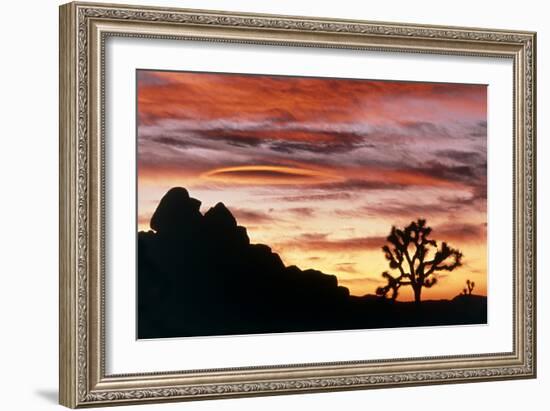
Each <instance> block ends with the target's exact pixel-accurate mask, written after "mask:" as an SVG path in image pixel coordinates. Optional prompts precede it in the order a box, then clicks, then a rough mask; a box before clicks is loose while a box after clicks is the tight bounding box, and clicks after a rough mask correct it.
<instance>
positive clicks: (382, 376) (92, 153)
mask: <svg viewBox="0 0 550 411" xmlns="http://www.w3.org/2000/svg"><path fill="white" fill-rule="evenodd" d="M114 38H128V39H142V40H143V41H148V40H155V41H157V40H171V41H174V42H188V41H202V42H208V43H212V42H213V43H216V44H222V45H223V44H246V45H255V46H257V47H296V48H297V50H302V49H303V48H305V47H308V48H313V49H323V48H325V49H341V50H355V51H360V52H362V51H364V52H377V53H385V52H388V53H402V54H403V55H411V56H412V55H414V56H416V57H419V58H421V57H422V56H455V57H477V58H480V59H484V58H487V59H494V58H498V59H502V60H506V61H509V62H511V63H512V66H513V68H512V72H513V74H512V76H511V78H510V87H511V88H512V89H513V90H512V92H511V95H512V96H513V97H512V98H513V102H512V106H513V110H511V112H510V118H508V119H503V121H504V120H506V121H508V122H509V123H510V124H512V130H510V133H511V134H512V136H513V147H511V148H510V149H511V153H512V158H511V159H510V164H511V167H512V171H513V175H510V176H509V180H511V182H512V184H511V186H512V187H513V193H510V197H511V198H513V204H512V209H513V212H512V215H513V218H512V219H511V220H512V221H507V222H506V223H507V224H509V226H510V227H511V231H512V233H511V236H512V238H513V244H511V245H510V249H509V250H508V252H509V253H511V254H512V255H513V256H512V261H513V267H511V271H512V275H511V279H512V284H511V285H510V286H511V288H510V289H511V290H512V293H511V294H512V295H511V296H510V301H511V305H510V306H511V310H510V311H511V312H510V313H509V317H510V318H509V319H510V322H511V330H512V332H511V333H510V334H511V335H509V338H510V341H511V350H507V351H505V352H500V351H497V352H487V353H479V352H478V353H471V354H460V355H455V354H449V355H433V356H408V357H406V358H387V357H384V358H376V359H372V358H369V359H361V358H349V359H347V360H345V361H327V362H325V361H322V362H307V361H297V362H294V363H289V364H274V363H273V362H272V361H271V359H270V358H264V359H262V363H263V364H264V365H253V366H250V365H249V364H246V363H243V364H242V365H239V366H237V367H235V366H232V367H221V368H219V367H216V368H212V367H202V368H201V367H199V368H197V367H192V368H188V369H174V370H170V371H161V372H160V371H156V370H143V371H142V372H139V373H109V372H108V370H107V367H106V361H107V356H108V355H109V352H108V344H107V342H106V334H107V331H106V330H109V324H108V321H109V316H107V315H106V295H107V294H109V292H110V290H109V289H108V284H109V282H108V281H106V277H107V276H108V275H109V273H107V272H106V271H107V268H106V266H107V265H106V259H108V258H109V255H108V252H107V251H106V246H105V243H106V240H108V239H106V236H108V232H107V230H106V227H105V224H106V217H105V215H106V209H108V208H109V207H110V206H111V204H110V203H109V201H108V200H107V195H106V179H107V178H108V173H107V172H106V157H107V156H108V155H109V153H108V152H107V151H108V150H109V145H108V144H105V139H106V128H107V127H106V112H105V105H106V98H107V97H106V95H107V94H108V93H109V89H108V88H109V83H108V82H107V81H106V77H105V68H106V64H107V61H106V60H107V59H109V58H111V57H112V56H111V55H110V54H109V53H107V52H106V44H107V42H108V41H109V39H114ZM535 102H536V35H535V33H533V32H518V31H507V30H489V29H480V28H460V27H442V26H432V25H412V24H401V23H399V24H398V23H381V22H367V21H353V20H330V19H317V18H311V17H292V16H276V15H258V14H244V13H231V12H219V11H198V10H185V9H166V8H155V7H136V6H121V5H109V4H93V3H78V2H76V3H69V4H66V5H63V6H61V7H60V108H59V110H60V311H59V315H60V395H59V398H60V403H61V404H62V405H64V406H67V407H70V408H78V407H87V406H105V405H119V404H120V405H122V404H131V403H147V402H163V401H186V400H198V399H215V398H227V397H241V396H253V395H271V394H272V395H275V394H292V393H307V392H322V391H329V390H351V389H371V388H385V387H398V386H412V385H420V384H422V385H425V384H443V383H465V382H476V381H493V380H504V379H520V378H535V376H536V288H535V285H536V242H535V241H536V237H535V236H536V206H535V204H536V197H535V195H536V188H535V187H536V180H535V179H536V175H535V170H536V164H535V161H536V122H535V121H536V112H535ZM492 121H497V122H498V121H500V119H498V118H497V119H494V118H493V119H492ZM132 137H133V136H132ZM504 178H506V177H504ZM113 298H114V300H113V301H115V303H116V296H114V297H113ZM488 298H489V299H490V298H491V296H490V295H489V296H488ZM110 301H111V300H110ZM382 332H383V331H382Z"/></svg>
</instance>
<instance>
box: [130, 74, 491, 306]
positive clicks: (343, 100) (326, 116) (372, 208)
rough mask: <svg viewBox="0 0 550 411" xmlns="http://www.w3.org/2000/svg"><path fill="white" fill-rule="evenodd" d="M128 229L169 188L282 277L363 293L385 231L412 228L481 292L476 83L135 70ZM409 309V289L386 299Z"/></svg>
mask: <svg viewBox="0 0 550 411" xmlns="http://www.w3.org/2000/svg"><path fill="white" fill-rule="evenodd" d="M137 78H138V82H137V84H138V89H137V95H138V113H137V119H138V124H137V126H138V229H139V230H149V229H150V228H149V219H150V217H151V215H152V213H153V211H154V210H155V207H156V205H157V204H158V201H159V200H160V198H161V197H162V196H163V195H164V193H166V191H168V190H169V189H170V188H171V187H174V186H181V187H185V188H186V189H187V190H188V191H189V193H190V194H191V196H192V197H195V198H197V199H198V200H200V201H201V202H202V207H201V210H202V211H203V212H205V211H206V210H208V209H209V208H210V207H212V206H214V205H215V204H216V203H218V202H223V203H224V204H225V205H226V206H227V207H228V208H229V209H230V210H231V212H232V213H233V214H234V216H235V217H236V219H237V221H238V223H239V224H240V225H243V226H245V227H246V228H247V230H248V234H249V237H250V239H251V242H253V243H264V244H267V245H269V246H270V247H271V248H272V249H273V251H275V252H277V253H279V254H280V256H281V258H282V259H283V261H284V262H285V264H286V265H292V264H295V265H297V266H299V267H300V268H302V269H306V268H315V269H318V270H321V271H323V272H325V273H327V274H335V275H336V276H337V277H338V281H339V284H340V285H343V286H345V287H348V288H349V289H350V292H351V294H354V295H364V294H374V292H375V289H376V287H378V286H380V285H384V284H385V280H383V279H382V277H381V273H382V272H383V271H385V270H388V269H389V267H388V263H387V261H386V260H385V258H384V254H383V252H382V251H381V247H382V246H383V245H384V244H386V242H385V238H386V237H387V235H388V234H389V232H390V230H391V227H392V226H394V225H395V226H397V227H404V226H405V225H407V224H409V223H410V222H411V221H413V220H416V219H418V218H425V219H426V220H427V222H428V225H429V226H431V227H432V228H433V233H432V238H433V239H435V240H438V242H442V241H446V242H448V243H449V244H450V245H451V246H452V247H455V248H459V249H460V250H461V251H462V252H463V254H464V259H463V266H462V267H459V268H458V269H456V270H455V271H452V272H450V273H449V272H446V273H445V274H442V275H440V276H439V278H438V280H439V282H438V284H437V285H436V286H434V287H433V288H430V289H424V291H423V299H431V298H433V299H438V298H452V297H454V296H455V295H457V294H459V293H460V292H461V291H462V288H463V287H464V284H465V282H466V280H467V279H470V280H473V281H475V283H476V287H475V290H474V292H475V293H476V294H482V295H486V292H487V234H486V233H487V213H486V211H487V210H486V209H487V195H486V193H487V122H486V117H487V89H486V86H484V85H472V84H443V83H419V82H399V81H379V80H378V81H377V80H361V79H333V78H310V77H288V76H270V75H244V74H216V73H195V72H163V71H149V70H138V72H137ZM412 298H413V295H412V290H411V289H410V287H403V288H402V289H401V290H400V296H399V299H400V300H411V299H412Z"/></svg>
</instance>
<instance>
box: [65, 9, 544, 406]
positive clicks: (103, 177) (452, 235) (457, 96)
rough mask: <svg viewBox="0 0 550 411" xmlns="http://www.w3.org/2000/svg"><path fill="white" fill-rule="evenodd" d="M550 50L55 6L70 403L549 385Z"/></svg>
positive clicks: (243, 18) (401, 27) (490, 38)
mask: <svg viewBox="0 0 550 411" xmlns="http://www.w3.org/2000/svg"><path fill="white" fill-rule="evenodd" d="M535 39H536V36H535V33H533V32H518V31H508V30H488V29H479V28H475V29H474V28H459V27H442V26H423V25H412V24H402V23H399V24H397V23H379V22H365V21H345V20H330V19H317V18H311V17H307V18H306V17H290V16H275V15H257V14H244V13H239V14H237V13H230V12H219V11H197V10H185V9H166V8H155V7H134V6H120V5H118V6H115V5H107V4H91V3H70V4H66V5H63V6H61V8H60V402H61V404H63V405H65V406H67V407H71V408H76V407H84V406H105V405H116V404H129V403H143V402H161V401H174V400H182V401H183V400H198V399H205V398H208V399H214V398H224V397H238V396H250V395H266V394H288V393H305V392H314V391H327V390H347V389H369V388H383V387H397V386H410V385H418V384H441V383H458V382H475V381H487V380H500V379H512V378H534V377H535V375H536V350H535V346H536V338H535V337H536V332H535V323H536V318H535V303H536V301H535V300H536V298H535V295H536V294H535V260H536V259H535V252H536V247H535V219H536V213H535V203H536V201H535V133H536V127H535V100H536V99H535V85H536V80H535V67H536V59H535V54H536V43H535Z"/></svg>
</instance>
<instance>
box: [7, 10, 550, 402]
mask: <svg viewBox="0 0 550 411" xmlns="http://www.w3.org/2000/svg"><path fill="white" fill-rule="evenodd" d="M128 1H129V2H130V1H132V2H133V3H135V4H155V5H159V6H178V7H190V8H203V9H225V10H234V11H250V12H264V13H277V14H293V15H304V16H307V15H310V16H321V17H339V18H356V19H365V20H377V21H397V22H410V23H432V24H443V25H461V26H479V27H490V28H506V29H526V30H535V31H537V32H538V72H539V79H538V112H539V118H538V135H539V143H538V157H539V167H538V173H539V174H538V175H539V184H538V189H539V193H538V230H539V243H538V251H539V258H538V272H539V276H538V278H539V281H538V289H539V295H542V298H539V306H538V313H539V321H538V324H539V332H538V341H539V350H538V353H539V356H538V363H539V377H538V379H537V380H525V381H509V382H494V383H476V384H460V385H444V386H435V387H434V386H431V387H415V388H399V389H386V390H374V391H353V392H343V393H328V394H308V395H293V396H278V397H262V398H248V399H239V400H218V401H205V402H196V403H185V404H181V403H179V404H174V403H173V404H164V405H142V406H135V407H127V408H125V409H137V410H148V409H151V410H152V409H158V410H161V409H166V410H175V409H178V410H199V411H201V410H203V411H206V410H216V411H218V410H221V411H223V410H227V411H229V410H257V409H264V410H271V409H273V410H275V409H285V408H286V409H306V408H307V409H310V408H311V409H321V410H324V409H327V410H328V409H350V410H355V409H367V408H370V409H381V408H383V409H400V408H406V409H408V410H417V409H422V410H424V411H428V410H461V411H462V410H464V409H465V408H466V407H468V408H471V409H480V410H481V409H484V408H485V407H488V408H489V409H499V410H516V409H531V410H544V409H548V405H547V402H548V401H547V395H545V394H546V393H547V391H548V390H549V389H550V375H549V372H550V364H549V352H550V351H549V349H548V339H549V338H548V336H549V328H550V327H549V326H548V317H549V315H550V313H549V310H550V304H549V299H545V298H544V295H545V293H547V292H549V291H547V290H550V281H549V279H548V278H549V277H548V275H547V272H548V270H549V263H550V260H549V259H548V257H547V256H548V253H547V252H546V250H547V249H548V246H549V241H548V239H547V238H546V237H545V236H544V234H545V233H546V231H547V230H548V229H550V224H549V216H550V214H549V212H548V211H547V210H548V209H550V207H549V206H550V202H549V201H550V190H549V189H548V186H547V184H545V182H546V181H547V180H545V177H546V176H547V175H549V174H550V162H548V161H546V159H545V153H548V152H549V149H550V144H549V142H548V140H547V139H546V136H547V135H548V134H549V133H550V125H549V123H548V116H545V113H548V112H549V110H550V95H549V94H548V93H550V87H549V81H548V77H546V76H545V73H548V72H550V47H549V43H550V26H549V25H548V17H549V16H550V13H549V12H548V11H547V10H546V9H545V3H546V2H542V1H535V0H524V1H521V2H518V1H515V2H509V1H503V0H501V1H486V2H482V1H479V0H477V1H471V0H462V1H460V2H443V1H420V0H416V1H406V0H403V1H389V0H388V1H382V2H380V1H377V2H365V1H354V0H338V1H330V2H321V1H319V0H317V1H306V0H293V1H282V0H278V1H277V0H263V1H257V0H256V1H253V0H226V1H224V2H220V1H215V0H201V1H199V0H187V1H176V0H172V1H167V0H165V1H162V0H150V1H138V0H128ZM58 4H60V3H59V2H58V1H53V0H41V1H10V2H7V1H6V2H3V4H2V21H1V23H0V30H1V35H0V44H1V49H0V52H1V64H0V109H1V110H0V321H1V323H0V324H2V328H1V334H0V394H1V395H0V409H3V410H29V411H31V410H32V411H34V410H53V409H61V407H60V406H58V405H57V379H58V372H57V349H58V348H57V347H58V338H57V335H58V332H57V330H58V328H57V327H58V321H57V301H58V300H57V298H58V292H57V266H58V259H57V255H58V246H57V243H58V234H57V223H58V218H57V193H58V184H57V167H58V154H57V124H58V121H57V107H58V106H57V102H58V98H57V86H58V82H57V61H58V54H57V44H58V43H57V36H58V25H57V16H58V14H57V13H58V11H57V6H58Z"/></svg>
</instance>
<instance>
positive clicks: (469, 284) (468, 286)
mask: <svg viewBox="0 0 550 411" xmlns="http://www.w3.org/2000/svg"><path fill="white" fill-rule="evenodd" d="M475 286H476V283H475V282H473V281H470V280H466V287H464V289H463V290H462V295H472V291H474V287H475Z"/></svg>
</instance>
